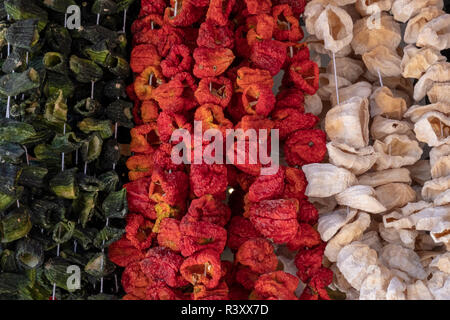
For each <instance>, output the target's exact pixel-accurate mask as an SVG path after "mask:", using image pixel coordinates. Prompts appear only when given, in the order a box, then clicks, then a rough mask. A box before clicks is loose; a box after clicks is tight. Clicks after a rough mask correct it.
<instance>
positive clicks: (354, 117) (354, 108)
mask: <svg viewBox="0 0 450 320" xmlns="http://www.w3.org/2000/svg"><path fill="white" fill-rule="evenodd" d="M368 105H369V101H368V100H367V99H363V98H360V97H353V98H351V99H349V100H347V101H345V102H342V103H341V104H339V105H337V106H335V107H334V108H332V109H331V110H330V111H329V112H328V113H327V115H326V117H325V131H326V132H327V134H328V136H329V138H330V139H331V141H334V142H339V143H343V144H346V145H348V146H351V147H353V148H356V149H359V148H364V147H366V146H367V145H368V143H369V118H370V117H369V109H368Z"/></svg>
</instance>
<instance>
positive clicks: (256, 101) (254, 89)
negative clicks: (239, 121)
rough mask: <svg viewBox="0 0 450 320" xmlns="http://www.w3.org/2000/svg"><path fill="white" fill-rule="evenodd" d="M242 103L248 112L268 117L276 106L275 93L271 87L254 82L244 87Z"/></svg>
mask: <svg viewBox="0 0 450 320" xmlns="http://www.w3.org/2000/svg"><path fill="white" fill-rule="evenodd" d="M242 104H243V105H244V109H245V111H247V113H248V114H258V115H261V116H263V117H267V116H268V115H269V114H270V113H271V112H272V110H273V108H274V107H275V95H274V94H273V91H272V88H271V87H265V86H261V85H259V84H252V85H249V86H247V87H246V88H245V89H244V92H243V93H242Z"/></svg>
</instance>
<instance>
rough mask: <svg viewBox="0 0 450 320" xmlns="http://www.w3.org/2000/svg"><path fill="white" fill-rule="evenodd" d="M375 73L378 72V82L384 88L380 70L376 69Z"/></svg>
mask: <svg viewBox="0 0 450 320" xmlns="http://www.w3.org/2000/svg"><path fill="white" fill-rule="evenodd" d="M377 72H378V80H379V81H380V86H382V87H384V86H383V79H382V78H381V73H380V69H377Z"/></svg>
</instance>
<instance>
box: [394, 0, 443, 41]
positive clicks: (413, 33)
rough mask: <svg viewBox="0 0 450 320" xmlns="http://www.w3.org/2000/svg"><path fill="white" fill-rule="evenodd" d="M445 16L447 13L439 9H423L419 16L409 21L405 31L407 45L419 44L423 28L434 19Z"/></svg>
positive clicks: (404, 37)
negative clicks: (419, 36) (418, 39)
mask: <svg viewBox="0 0 450 320" xmlns="http://www.w3.org/2000/svg"><path fill="white" fill-rule="evenodd" d="M443 14H445V12H444V11H442V10H441V9H439V8H437V7H428V8H424V9H422V10H421V11H420V13H419V14H417V15H416V16H414V17H413V18H411V19H410V20H409V21H408V24H407V25H406V29H405V34H404V36H403V39H404V41H405V42H406V43H413V44H415V43H416V42H417V37H418V35H419V33H420V31H421V30H422V29H423V27H424V26H425V25H426V24H427V23H428V22H430V21H431V20H433V19H434V18H436V17H439V16H441V15H443Z"/></svg>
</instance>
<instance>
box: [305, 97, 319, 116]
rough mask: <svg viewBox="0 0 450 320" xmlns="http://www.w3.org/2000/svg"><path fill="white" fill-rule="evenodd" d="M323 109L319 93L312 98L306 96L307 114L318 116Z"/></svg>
mask: <svg viewBox="0 0 450 320" xmlns="http://www.w3.org/2000/svg"><path fill="white" fill-rule="evenodd" d="M322 109H323V105H322V100H321V99H320V97H319V96H318V95H317V93H316V94H314V95H312V96H310V95H306V96H305V113H312V114H313V115H315V116H318V115H320V114H321V113H322Z"/></svg>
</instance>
